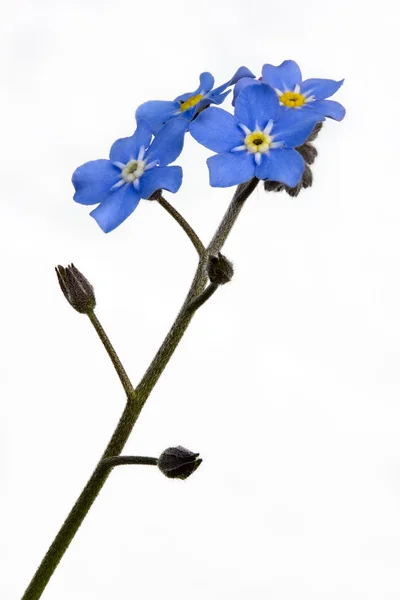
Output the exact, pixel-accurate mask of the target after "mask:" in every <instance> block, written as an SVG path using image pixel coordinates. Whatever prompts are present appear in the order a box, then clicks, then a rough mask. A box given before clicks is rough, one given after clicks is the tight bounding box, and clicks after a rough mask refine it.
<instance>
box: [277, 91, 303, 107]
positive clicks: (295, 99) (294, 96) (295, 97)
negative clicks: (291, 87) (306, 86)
mask: <svg viewBox="0 0 400 600" xmlns="http://www.w3.org/2000/svg"><path fill="white" fill-rule="evenodd" d="M279 100H280V102H281V104H284V105H285V106H289V107H290V108H293V107H294V106H303V104H304V103H305V101H306V99H305V97H304V96H303V94H299V93H298V92H285V93H284V94H282V95H281V96H280V98H279Z"/></svg>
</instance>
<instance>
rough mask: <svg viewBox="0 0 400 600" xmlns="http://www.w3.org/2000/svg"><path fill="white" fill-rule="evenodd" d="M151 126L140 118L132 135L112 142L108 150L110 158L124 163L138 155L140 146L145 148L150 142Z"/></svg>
mask: <svg viewBox="0 0 400 600" xmlns="http://www.w3.org/2000/svg"><path fill="white" fill-rule="evenodd" d="M151 138H152V133H151V127H150V125H149V123H148V122H147V121H143V120H140V121H138V124H137V129H136V131H135V133H134V134H133V135H131V136H130V137H127V138H121V139H119V140H117V141H116V142H114V143H113V145H112V146H111V150H110V160H111V161H112V162H115V161H118V162H121V163H123V164H124V165H125V164H126V163H127V162H129V161H130V160H134V159H136V158H137V157H138V154H139V150H140V147H141V146H144V147H145V148H147V147H148V146H149V144H150V142H151Z"/></svg>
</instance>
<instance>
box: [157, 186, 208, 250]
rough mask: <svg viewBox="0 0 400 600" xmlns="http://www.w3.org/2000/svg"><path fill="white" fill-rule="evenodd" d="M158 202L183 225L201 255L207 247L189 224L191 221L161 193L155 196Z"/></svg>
mask: <svg viewBox="0 0 400 600" xmlns="http://www.w3.org/2000/svg"><path fill="white" fill-rule="evenodd" d="M155 198H156V200H157V202H158V204H159V205H160V206H162V207H163V208H164V209H165V210H166V211H167V213H169V214H170V215H171V217H173V218H174V219H175V221H176V222H177V223H178V224H179V225H180V226H181V227H182V229H183V231H184V232H185V233H186V235H187V236H188V238H189V239H190V241H191V242H192V244H193V246H194V247H195V248H196V250H197V253H198V255H199V256H201V255H202V254H204V252H205V248H204V244H203V242H202V241H201V239H200V238H199V236H198V235H197V233H196V232H195V230H194V229H193V228H192V227H191V226H190V225H189V223H188V222H187V221H186V219H184V218H183V217H182V215H181V213H180V212H178V211H177V210H176V208H174V207H173V206H172V204H170V203H169V202H168V201H167V200H166V199H165V198H164V197H163V196H161V194H159V195H158V196H155Z"/></svg>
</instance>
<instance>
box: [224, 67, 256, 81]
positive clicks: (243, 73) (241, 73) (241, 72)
mask: <svg viewBox="0 0 400 600" xmlns="http://www.w3.org/2000/svg"><path fill="white" fill-rule="evenodd" d="M243 77H255V75H253V73H252V72H251V71H250V69H248V68H247V67H239V68H238V70H237V71H236V73H235V74H234V76H233V77H232V78H231V79H230V80H229V82H228V83H227V85H235V83H237V82H238V81H239V80H240V79H242V78H243Z"/></svg>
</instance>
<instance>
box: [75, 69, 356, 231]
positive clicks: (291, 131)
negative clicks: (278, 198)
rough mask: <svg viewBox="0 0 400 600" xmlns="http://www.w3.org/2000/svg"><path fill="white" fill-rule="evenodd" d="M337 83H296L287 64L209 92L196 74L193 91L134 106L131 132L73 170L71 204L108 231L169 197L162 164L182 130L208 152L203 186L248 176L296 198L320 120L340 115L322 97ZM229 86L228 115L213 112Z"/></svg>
mask: <svg viewBox="0 0 400 600" xmlns="http://www.w3.org/2000/svg"><path fill="white" fill-rule="evenodd" d="M342 83H343V80H341V81H334V80H332V79H306V80H305V81H303V80H302V75H301V71H300V68H299V66H298V65H297V64H296V63H295V62H294V61H293V60H286V61H284V62H283V63H282V64H281V65H280V66H277V67H275V66H273V65H269V64H266V65H264V66H263V68H262V77H261V78H260V79H256V78H255V76H254V75H253V73H252V72H251V71H249V69H247V68H246V67H240V68H239V69H238V70H237V71H236V73H235V74H234V75H233V77H231V79H229V80H228V81H227V82H225V83H224V84H222V85H220V86H218V87H216V88H214V78H213V76H212V75H211V73H202V74H201V75H200V84H199V86H198V88H197V89H196V90H194V91H193V92H189V93H185V94H181V95H180V96H178V97H177V98H175V100H171V101H168V100H151V101H149V102H145V103H144V104H142V105H141V106H139V107H138V108H137V110H136V120H137V129H136V131H135V133H134V134H133V135H132V136H131V137H127V138H122V139H119V140H117V141H116V142H114V144H113V145H112V147H111V150H110V155H109V159H108V160H106V159H99V160H95V161H90V162H87V163H85V164H84V165H82V166H80V167H78V169H76V171H75V172H74V174H73V177H72V183H73V185H74V187H75V195H74V200H75V201H76V202H78V203H80V204H86V205H94V204H97V205H98V206H97V207H96V208H95V209H94V210H93V211H92V212H91V213H90V214H91V216H92V217H93V218H94V219H95V220H96V221H97V223H98V225H99V226H100V227H101V229H102V230H103V231H104V232H106V233H108V232H109V231H112V230H113V229H115V228H116V227H118V225H120V224H121V223H122V222H123V221H125V219H126V218H127V217H128V216H129V215H130V214H131V213H132V212H133V211H134V210H135V208H136V207H137V205H138V203H139V201H140V199H141V198H143V199H149V198H150V197H151V196H152V195H153V194H154V193H155V192H156V191H158V190H162V189H165V190H168V191H170V192H172V193H175V192H177V191H178V190H179V188H180V186H181V183H182V169H181V167H178V166H168V165H170V163H172V162H174V161H175V160H176V159H177V158H178V156H179V155H180V153H181V151H182V148H183V144H184V137H185V134H186V133H187V132H188V131H189V132H190V134H191V135H192V137H193V138H194V139H195V140H197V141H198V142H199V143H200V144H202V145H203V146H205V147H206V148H208V149H210V150H212V151H213V152H215V155H214V156H211V157H210V158H209V159H208V160H207V165H208V169H209V174H210V185H211V186H214V187H228V186H232V185H238V184H240V183H244V182H246V181H249V180H250V179H252V178H253V177H256V178H258V179H260V180H263V181H264V185H265V189H271V190H281V189H286V190H287V191H288V192H289V193H290V194H291V195H297V193H298V192H299V191H300V189H302V188H304V187H309V186H310V185H311V182H312V174H311V170H310V167H309V165H310V164H311V163H312V162H313V161H314V159H315V156H316V151H315V148H314V147H313V146H311V145H310V144H309V142H310V141H311V139H314V138H315V135H316V131H319V128H320V126H321V123H322V121H324V120H325V119H326V117H329V118H331V119H335V120H337V121H340V120H341V119H343V117H344V115H345V109H344V108H343V106H342V105H341V104H339V103H338V102H335V101H333V100H328V99H327V98H329V97H330V96H332V95H333V94H334V93H335V92H336V91H337V90H338V89H339V88H340V87H341V85H342ZM232 88H233V102H232V104H233V105H234V114H231V113H229V112H227V111H226V110H223V109H221V108H218V105H220V104H221V103H222V102H223V101H224V100H225V98H226V97H227V96H228V94H229V93H230V92H231V91H232ZM213 105H214V106H213Z"/></svg>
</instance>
